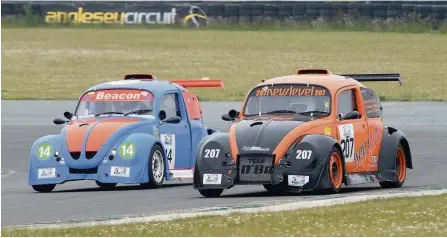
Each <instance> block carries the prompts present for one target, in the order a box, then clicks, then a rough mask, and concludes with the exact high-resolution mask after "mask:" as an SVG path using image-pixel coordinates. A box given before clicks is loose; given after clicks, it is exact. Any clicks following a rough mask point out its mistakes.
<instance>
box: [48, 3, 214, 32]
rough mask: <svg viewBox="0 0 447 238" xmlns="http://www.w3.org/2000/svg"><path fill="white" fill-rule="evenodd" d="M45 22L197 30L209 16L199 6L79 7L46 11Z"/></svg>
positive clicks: (204, 23) (205, 23)
mask: <svg viewBox="0 0 447 238" xmlns="http://www.w3.org/2000/svg"><path fill="white" fill-rule="evenodd" d="M158 9H159V8H158ZM44 21H45V22H46V23H48V24H60V23H72V24H119V25H137V24H149V25H154V24H162V25H172V24H177V23H180V24H181V23H183V26H189V27H196V28H197V27H201V26H206V25H207V21H208V16H207V14H206V13H205V11H204V10H203V9H201V8H200V7H198V6H189V8H187V10H186V9H185V8H183V7H182V8H176V7H170V8H167V9H166V10H152V11H150V10H149V11H139V10H136V11H90V10H87V9H84V8H83V7H78V8H77V9H73V10H72V11H60V10H52V11H46V12H45V13H44Z"/></svg>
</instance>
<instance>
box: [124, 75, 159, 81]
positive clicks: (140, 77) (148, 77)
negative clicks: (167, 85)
mask: <svg viewBox="0 0 447 238" xmlns="http://www.w3.org/2000/svg"><path fill="white" fill-rule="evenodd" d="M135 79H137V80H155V79H157V78H156V77H155V75H153V74H126V75H125V76H124V80H135Z"/></svg>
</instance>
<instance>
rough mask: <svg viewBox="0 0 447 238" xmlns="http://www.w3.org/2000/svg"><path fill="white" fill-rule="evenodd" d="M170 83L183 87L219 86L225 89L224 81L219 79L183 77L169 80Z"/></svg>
mask: <svg viewBox="0 0 447 238" xmlns="http://www.w3.org/2000/svg"><path fill="white" fill-rule="evenodd" d="M169 82H171V83H175V84H178V85H180V86H182V87H184V88H221V89H222V91H223V90H224V89H225V87H224V83H223V81H222V80H220V79H189V80H188V79H183V80H169Z"/></svg>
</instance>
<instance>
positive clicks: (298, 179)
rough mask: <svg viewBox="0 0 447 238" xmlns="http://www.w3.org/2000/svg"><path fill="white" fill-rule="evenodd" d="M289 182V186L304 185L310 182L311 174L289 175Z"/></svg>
mask: <svg viewBox="0 0 447 238" xmlns="http://www.w3.org/2000/svg"><path fill="white" fill-rule="evenodd" d="M287 181H288V184H289V186H298V187H301V186H304V185H305V184H306V183H308V182H309V176H303V175H288V180H287Z"/></svg>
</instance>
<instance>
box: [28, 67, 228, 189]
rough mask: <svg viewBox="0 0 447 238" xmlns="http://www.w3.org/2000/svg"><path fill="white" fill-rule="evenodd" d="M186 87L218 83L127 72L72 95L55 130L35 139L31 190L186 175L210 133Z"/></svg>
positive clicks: (145, 183) (151, 182)
mask: <svg viewBox="0 0 447 238" xmlns="http://www.w3.org/2000/svg"><path fill="white" fill-rule="evenodd" d="M190 87H220V88H221V89H222V90H224V85H223V82H222V81H221V80H173V81H164V80H157V79H156V78H155V76H154V75H151V74H128V75H126V76H125V77H124V80H119V81H113V82H107V83H103V84H99V85H96V86H94V87H91V88H89V89H88V90H87V91H85V92H84V93H83V94H82V96H81V97H80V98H79V101H78V103H77V106H76V109H75V111H74V113H70V112H65V113H64V116H65V117H66V118H67V119H68V120H65V119H61V118H56V119H54V123H55V124H65V126H64V128H63V129H62V131H61V133H60V134H59V135H48V136H44V137H41V138H39V139H38V140H36V141H35V142H34V144H33V145H32V148H31V153H30V160H29V178H28V183H29V185H31V186H32V187H33V189H34V190H35V191H38V192H51V191H52V190H53V189H54V188H55V186H56V184H61V183H65V182H66V181H74V180H95V181H96V183H97V185H98V186H100V187H102V188H107V189H110V188H113V187H114V186H115V185H116V184H117V183H123V184H140V185H141V186H142V187H144V188H157V187H160V186H161V185H162V183H163V181H164V180H173V179H176V178H179V179H182V178H186V179H188V178H189V179H192V177H193V169H192V168H193V165H194V162H195V155H196V149H197V145H198V144H199V142H200V141H201V140H202V138H204V137H206V136H208V135H210V134H213V133H215V132H216V130H215V129H212V128H207V127H204V125H203V119H202V111H201V107H200V102H199V101H198V99H197V97H196V95H195V94H193V93H192V92H189V91H187V90H186V88H190Z"/></svg>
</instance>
